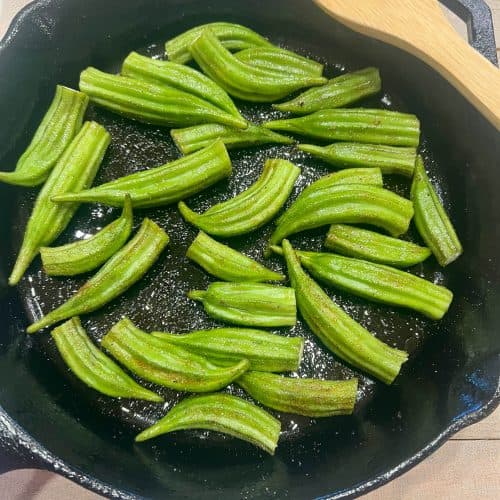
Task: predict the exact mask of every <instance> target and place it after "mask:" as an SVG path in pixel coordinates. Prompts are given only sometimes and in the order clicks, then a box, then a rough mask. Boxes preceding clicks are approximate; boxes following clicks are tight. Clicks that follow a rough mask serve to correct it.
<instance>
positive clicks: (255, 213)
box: [179, 153, 300, 237]
mask: <svg viewBox="0 0 500 500" xmlns="http://www.w3.org/2000/svg"><path fill="white" fill-rule="evenodd" d="M194 154H196V153H194ZM299 173H300V169H299V167H297V166H295V165H294V164H293V163H291V162H289V161H287V160H282V159H270V160H266V162H265V164H264V169H263V171H262V174H261V176H260V177H259V179H258V180H257V181H256V182H255V183H254V184H253V185H252V186H250V187H249V188H248V189H247V190H246V191H243V192H242V193H240V194H239V195H237V196H235V197H234V198H231V199H230V200H228V201H225V202H222V203H219V204H217V205H214V206H213V207H211V208H209V209H208V210H206V211H205V212H204V213H202V214H197V213H196V212H193V211H192V210H191V209H190V208H189V207H188V206H187V205H186V204H185V203H184V202H182V201H181V202H180V203H179V211H180V212H181V214H182V216H183V217H184V219H185V220H186V221H188V222H190V223H191V224H193V225H195V226H196V227H199V228H200V229H202V230H203V231H205V232H206V233H208V234H212V235H215V236H223V237H230V236H236V235H240V234H245V233H248V232H250V231H254V230H255V229H257V228H259V227H261V226H263V225H264V224H265V223H266V222H269V221H270V220H271V219H272V218H273V217H274V216H275V215H276V213H277V212H278V211H279V210H280V208H281V207H282V206H283V205H284V204H285V202H286V200H287V198H288V196H289V195H290V193H291V191H292V189H293V185H294V184H295V181H296V179H297V177H298V176H299Z"/></svg>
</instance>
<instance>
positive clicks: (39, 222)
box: [9, 122, 110, 285]
mask: <svg viewBox="0 0 500 500" xmlns="http://www.w3.org/2000/svg"><path fill="white" fill-rule="evenodd" d="M109 141H110V135H109V134H108V132H106V130H105V129H104V127H101V125H99V124H98V123H95V122H86V123H85V124H84V125H83V127H82V128H81V130H80V132H78V134H77V135H76V137H75V138H74V139H73V140H72V141H71V144H70V145H69V146H68V147H67V149H66V150H65V151H64V153H63V155H62V156H61V157H60V158H59V160H58V162H57V164H56V166H55V167H54V168H53V169H52V171H51V172H50V174H49V177H48V179H47V181H46V182H45V184H44V185H43V187H42V189H41V191H40V193H39V194H38V196H37V199H36V201H35V205H34V207H33V211H32V212H31V216H30V218H29V220H28V224H27V226H26V232H25V233H24V239H23V243H22V245H21V249H20V250H19V255H18V256H17V260H16V263H15V265H14V269H13V271H12V273H11V275H10V277H9V284H10V285H16V284H17V283H18V282H19V280H20V279H21V277H22V276H23V274H24V273H25V271H26V269H28V266H29V265H30V264H31V262H32V261H33V259H34V258H35V257H36V255H37V254H38V252H39V250H40V248H41V247H44V246H48V245H50V244H51V243H52V242H53V241H54V240H55V239H56V238H57V237H58V236H59V235H60V234H61V233H62V232H63V231H64V229H65V228H66V226H67V225H68V224H69V222H70V220H71V219H72V217H73V215H74V213H75V212H76V210H77V208H78V203H71V204H69V205H66V206H60V205H58V204H57V203H53V202H52V197H53V196H56V195H59V194H64V193H67V192H71V191H73V192H76V193H77V192H79V191H81V190H82V189H86V188H87V187H89V186H90V185H91V184H92V181H93V180H94V177H95V175H96V173H97V170H98V169H99V166H100V165H101V161H102V159H103V157H104V153H105V152H106V149H107V147H108V144H109Z"/></svg>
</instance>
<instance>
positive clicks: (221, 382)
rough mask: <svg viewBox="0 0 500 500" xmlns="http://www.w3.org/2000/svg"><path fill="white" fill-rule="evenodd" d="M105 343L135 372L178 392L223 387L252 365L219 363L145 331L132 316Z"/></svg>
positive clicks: (238, 362) (212, 389)
mask: <svg viewBox="0 0 500 500" xmlns="http://www.w3.org/2000/svg"><path fill="white" fill-rule="evenodd" d="M101 345H102V347H104V348H105V349H106V350H107V351H108V352H109V353H110V354H111V355H112V356H113V357H114V358H115V359H116V360H117V361H119V362H120V363H121V364H122V365H124V366H125V367H126V368H128V369H129V370H130V371H131V372H132V373H135V374H136V375H138V376H139V377H141V378H143V379H145V380H149V381H150V382H154V383H155V384H159V385H163V386H165V387H170V388H171V389H176V390H178V391H190V392H210V391H216V390H218V389H222V388H223V387H226V386H227V385H229V384H230V383H231V382H232V381H233V380H236V379H237V378H238V377H239V376H240V375H242V374H243V372H245V370H247V369H248V367H249V362H248V361H247V360H245V359H240V360H238V361H235V362H234V363H233V364H232V365H231V366H229V367H220V366H215V365H214V364H212V363H211V362H209V361H208V360H207V359H206V358H204V357H203V356H199V355H198V354H195V353H193V352H189V351H187V350H186V349H184V348H182V347H179V346H177V345H174V344H170V343H168V342H165V341H163V340H161V339H159V338H156V337H153V336H152V335H149V334H147V333H144V332H143V331H142V330H140V329H139V328H137V327H136V326H135V325H134V324H133V323H132V322H131V321H130V320H129V319H128V318H124V319H122V320H121V321H119V322H118V323H116V324H115V325H114V326H113V327H112V328H111V330H110V331H109V332H108V333H107V334H106V335H105V336H104V337H103V339H102V343H101Z"/></svg>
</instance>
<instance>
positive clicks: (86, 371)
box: [51, 318, 163, 403]
mask: <svg viewBox="0 0 500 500" xmlns="http://www.w3.org/2000/svg"><path fill="white" fill-rule="evenodd" d="M51 335H52V338H53V339H54V340H55V343H56V346H57V349H58V351H59V353H60V354H61V357H62V358H63V359H64V361H65V362H66V364H67V365H68V366H69V368H70V370H71V371H72V372H73V373H74V374H75V375H76V376H77V377H78V378H79V379H80V380H81V381H82V382H83V383H84V384H86V385H88V386H89V387H91V388H92V389H95V390H96V391H99V392H101V393H102V394H106V395H107V396H111V397H114V398H133V399H145V400H146V401H154V402H157V403H161V402H162V401H163V398H162V397H161V396H159V395H158V394H155V393H154V392H152V391H150V390H148V389H146V388H144V387H142V386H140V385H139V384H138V383H137V382H135V381H134V380H133V379H132V378H130V377H129V376H128V375H127V374H126V373H125V372H124V371H123V370H122V369H121V368H120V367H119V366H118V365H117V364H116V363H115V362H114V361H113V360H112V359H110V358H108V356H106V355H105V354H104V353H103V352H101V351H100V350H99V349H98V348H97V347H96V346H95V345H94V344H93V343H92V341H91V340H90V339H89V338H88V336H87V334H86V332H85V330H84V329H83V327H82V324H81V323H80V319H79V318H71V319H70V320H69V321H66V323H63V324H62V325H60V326H58V327H57V328H54V330H52V333H51Z"/></svg>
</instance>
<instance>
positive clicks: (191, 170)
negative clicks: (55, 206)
mask: <svg viewBox="0 0 500 500" xmlns="http://www.w3.org/2000/svg"><path fill="white" fill-rule="evenodd" d="M231 170H232V165H231V160H230V158H229V155H228V154H227V150H226V148H225V146H224V144H223V143H222V141H215V142H214V143H212V144H211V145H210V146H207V147H206V148H204V149H202V150H200V151H197V152H196V153H193V154H191V155H188V156H184V157H183V158H179V159H178V160H175V161H172V162H170V163H166V164H165V165H162V166H160V167H156V168H151V169H149V170H143V171H141V172H135V173H133V174H130V175H127V176H125V177H120V178H118V179H115V180H113V181H110V182H107V183H106V184H101V185H100V186H96V187H94V188H91V189H87V190H85V191H81V192H78V193H67V194H65V195H63V196H55V197H53V201H56V202H58V203H61V202H74V201H79V202H88V203H91V202H99V203H105V204H107V205H111V206H115V207H117V206H121V205H123V200H124V198H125V195H126V194H129V195H130V197H131V198H132V204H133V206H134V208H148V207H158V206H162V205H168V204H169V203H174V202H176V201H178V200H180V199H184V198H187V197H189V196H191V195H193V194H195V193H198V192H200V191H202V190H204V189H206V188H208V187H209V186H211V185H212V184H215V183H216V182H218V181H220V180H221V179H224V178H225V177H228V176H229V175H230V174H231Z"/></svg>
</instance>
